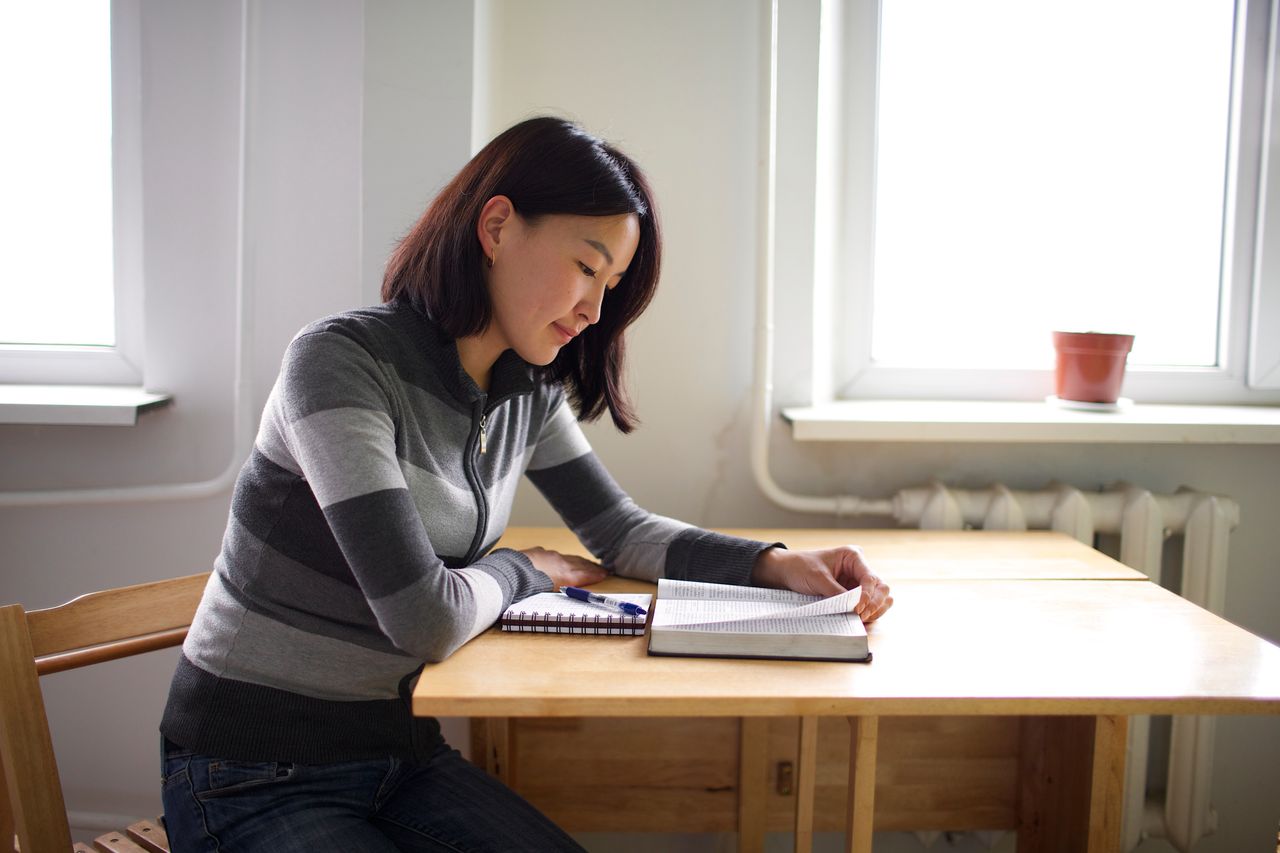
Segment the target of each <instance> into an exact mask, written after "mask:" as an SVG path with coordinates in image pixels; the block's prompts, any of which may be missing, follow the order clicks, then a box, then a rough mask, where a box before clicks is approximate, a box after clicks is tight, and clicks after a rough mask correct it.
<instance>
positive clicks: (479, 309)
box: [382, 117, 662, 433]
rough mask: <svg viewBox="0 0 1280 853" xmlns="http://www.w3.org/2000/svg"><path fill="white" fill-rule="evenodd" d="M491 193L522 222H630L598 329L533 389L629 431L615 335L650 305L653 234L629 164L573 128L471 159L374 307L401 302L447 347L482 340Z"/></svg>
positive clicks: (645, 191) (392, 267)
mask: <svg viewBox="0 0 1280 853" xmlns="http://www.w3.org/2000/svg"><path fill="white" fill-rule="evenodd" d="M496 195H505V196H507V197H508V198H510V199H511V202H512V204H514V205H515V209H516V211H517V212H518V213H519V214H520V215H521V216H522V217H524V218H525V219H526V220H537V218H538V217H541V216H546V215H549V214H557V213H559V214H576V215H579V216H612V215H617V214H625V213H634V214H635V215H636V216H637V217H638V218H639V221H640V243H639V245H638V247H637V248H636V253H635V256H634V257H633V258H632V260H631V264H630V265H629V266H628V267H627V272H626V275H624V276H623V277H622V280H621V281H620V282H619V283H618V286H617V287H615V288H614V289H613V290H612V291H610V292H609V293H608V295H606V296H605V301H604V305H603V307H602V309H601V312H600V320H599V322H597V323H596V324H594V325H593V326H590V327H589V328H588V329H587V330H586V331H584V332H583V333H582V334H580V335H578V336H577V337H576V338H574V339H573V341H571V342H570V343H568V344H566V345H565V346H564V347H562V348H561V350H560V353H559V355H557V356H556V359H555V360H554V361H553V362H552V363H551V364H550V365H548V366H547V367H546V368H545V369H544V370H543V371H542V375H543V378H544V379H545V380H547V381H552V382H563V383H564V385H565V388H566V391H567V392H568V394H569V399H570V400H571V402H572V403H573V405H574V408H575V409H576V410H577V413H578V418H579V419H580V420H595V419H597V418H599V417H600V415H601V414H603V413H604V410H605V409H606V408H607V409H608V410H609V414H610V415H611V416H612V418H613V422H614V424H615V425H616V426H617V427H618V429H619V430H621V431H622V432H624V433H625V432H630V431H631V430H632V429H634V428H635V425H636V423H637V419H636V416H635V412H634V410H633V409H632V406H631V401H630V399H629V398H628V396H627V393H626V391H625V389H624V387H623V360H624V355H625V353H626V342H625V339H624V335H623V332H624V330H625V329H626V328H627V326H629V325H631V323H632V322H634V321H635V319H636V318H637V317H639V316H640V314H641V312H643V311H644V309H645V308H646V307H648V305H649V302H650V300H652V299H653V293H654V290H655V289H656V287H657V284H658V270H659V267H660V266H661V262H662V230H661V227H660V226H659V223H658V214H657V209H656V208H655V207H654V203H653V193H652V192H651V190H650V189H649V183H648V181H647V180H646V179H645V176H644V173H643V172H641V171H640V167H639V166H637V165H636V164H635V162H634V161H632V160H631V159H630V158H629V157H627V155H625V154H623V153H622V152H621V151H619V150H618V149H617V148H615V147H613V146H612V145H609V144H608V143H605V142H604V141H602V140H600V139H598V138H597V137H595V136H592V135H591V134H589V133H587V132H586V131H585V130H583V129H582V128H581V127H579V126H578V125H577V124H574V123H573V122H571V121H566V120H564V119H560V118H551V117H539V118H532V119H529V120H527V121H523V122H521V123H519V124H517V125H515V126H514V127H512V128H510V129H508V130H506V131H504V132H503V133H502V134H500V135H499V136H498V137H497V138H495V139H494V140H493V141H492V142H490V143H489V144H488V145H486V146H485V147H484V148H483V149H482V150H481V151H480V153H478V154H476V156H475V157H473V158H471V162H469V163H467V165H466V166H464V167H463V169H462V171H461V172H459V173H458V175H457V177H455V178H454V179H453V180H452V181H451V182H450V183H449V184H448V186H446V187H445V188H444V189H443V190H442V191H441V192H440V194H439V195H438V196H436V198H435V199H434V200H433V201H432V202H431V205H430V206H429V207H428V208H427V210H426V212H425V213H424V214H423V215H422V218H421V219H419V220H418V222H417V224H416V225H414V226H413V229H412V230H411V231H410V232H409V235H408V236H407V237H405V238H404V240H403V241H402V242H401V243H400V245H399V246H398V247H397V248H396V250H395V252H394V253H393V254H392V256H391V259H390V261H389V262H388V263H387V269H386V273H385V275H384V276H383V280H382V299H383V301H385V302H390V301H391V300H393V299H397V298H405V299H408V300H409V301H411V302H412V303H413V304H414V305H415V306H416V307H417V308H418V309H419V310H421V311H423V312H424V313H425V314H426V315H427V316H428V317H430V318H431V320H432V321H433V322H435V323H436V324H437V325H438V326H439V327H440V328H441V329H443V330H444V331H445V333H446V334H448V335H451V336H452V337H454V338H461V337H466V336H468V335H475V334H479V333H480V332H482V331H484V330H485V329H486V328H487V327H488V325H489V322H490V320H491V318H492V306H491V304H490V302H489V292H488V289H487V287H486V286H485V279H484V273H483V271H482V266H483V264H484V263H485V255H484V252H483V249H482V247H481V245H480V239H479V237H478V236H477V234H476V224H477V222H478V221H479V218H480V210H481V208H482V207H484V205H485V202H487V201H488V200H489V199H491V198H493V197H494V196H496Z"/></svg>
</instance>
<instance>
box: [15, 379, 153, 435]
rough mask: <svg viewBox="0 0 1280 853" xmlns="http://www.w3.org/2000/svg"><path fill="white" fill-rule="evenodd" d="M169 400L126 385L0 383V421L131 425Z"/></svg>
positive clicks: (78, 424) (80, 424)
mask: <svg viewBox="0 0 1280 853" xmlns="http://www.w3.org/2000/svg"><path fill="white" fill-rule="evenodd" d="M172 401H173V395H171V394H156V393H152V392H150V391H144V390H142V389H141V388H138V387H131V386H127V385H0V424H73V425H77V426H133V425H134V424H135V423H137V422H138V415H139V414H141V413H142V412H147V411H150V410H152V409H158V408H161V407H163V406H167V405H169V403H171V402H172Z"/></svg>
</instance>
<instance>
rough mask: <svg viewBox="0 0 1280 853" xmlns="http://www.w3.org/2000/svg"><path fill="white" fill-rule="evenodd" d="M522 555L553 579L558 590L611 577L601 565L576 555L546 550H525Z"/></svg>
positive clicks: (585, 584)
mask: <svg viewBox="0 0 1280 853" xmlns="http://www.w3.org/2000/svg"><path fill="white" fill-rule="evenodd" d="M520 553H521V554H524V555H525V556H526V557H528V558H529V562H531V563H533V567H534V568H535V569H537V570H538V571H540V572H542V573H543V574H544V575H546V576H547V577H549V578H551V582H552V583H553V584H555V588H556V589H560V587H562V586H588V585H590V584H593V583H599V582H600V581H602V580H604V579H605V578H606V577H608V576H609V573H608V572H606V571H605V570H604V568H603V567H602V566H601V565H600V564H599V563H595V562H592V561H591V560H588V559H587V558H586V557H579V556H577V555H576V554H561V553H560V552H559V551H548V550H547V549H546V548H525V549H524V550H522V551H521V552H520Z"/></svg>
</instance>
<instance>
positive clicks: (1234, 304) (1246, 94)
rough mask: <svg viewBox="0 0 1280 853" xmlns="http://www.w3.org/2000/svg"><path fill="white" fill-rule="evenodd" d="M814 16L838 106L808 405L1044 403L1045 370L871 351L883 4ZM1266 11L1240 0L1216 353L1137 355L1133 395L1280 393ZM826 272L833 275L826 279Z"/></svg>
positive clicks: (1271, 34)
mask: <svg viewBox="0 0 1280 853" xmlns="http://www.w3.org/2000/svg"><path fill="white" fill-rule="evenodd" d="M821 17H822V21H821V26H820V35H819V54H820V57H822V58H821V59H820V62H819V66H820V70H819V73H818V91H819V95H818V99H817V100H818V103H824V104H835V105H836V106H835V112H836V115H835V117H834V118H832V117H829V116H825V115H823V114H822V113H821V112H820V113H819V114H817V115H816V116H815V125H816V127H817V128H818V137H819V138H818V145H817V172H818V174H817V186H818V194H819V206H818V211H817V213H816V215H815V220H814V229H815V233H814V243H813V245H814V247H815V260H814V268H815V282H814V292H815V296H816V297H819V298H818V299H816V300H815V310H817V311H818V313H817V314H816V315H815V316H816V317H821V316H822V313H823V307H822V306H823V305H825V306H826V307H827V308H828V309H829V310H827V311H826V313H827V315H828V316H829V317H830V318H831V319H830V326H829V327H825V328H821V329H820V330H819V332H820V333H819V334H815V336H814V341H815V344H814V352H813V365H814V373H815V375H818V374H820V373H821V372H822V370H821V369H820V366H821V365H822V364H824V363H825V364H829V365H831V370H832V371H833V372H834V376H833V378H832V379H831V380H830V381H831V386H830V388H829V390H825V392H824V389H821V388H818V387H816V385H815V388H814V391H815V394H814V397H815V399H814V402H822V401H823V399H824V398H825V399H831V398H833V397H834V398H836V399H895V398H896V399H970V400H983V399H985V400H1040V399H1043V398H1044V397H1045V396H1046V395H1047V394H1049V393H1051V392H1052V388H1053V371H1052V369H1051V368H1044V369H1039V370H1032V369H1027V370H981V369H961V368H945V367H900V366H893V365H885V364H877V363H875V362H874V361H873V360H872V358H871V333H872V322H873V317H872V312H873V310H874V306H873V304H872V285H873V251H874V227H875V225H874V205H875V196H874V193H875V146H876V127H875V119H876V115H877V111H876V98H877V88H878V79H877V70H878V58H879V17H880V2H879V0H823V2H822V11H821ZM1275 17H1276V13H1275V11H1274V10H1272V9H1271V8H1270V4H1269V3H1268V2H1267V0H1236V3H1235V18H1236V26H1235V29H1234V34H1233V50H1232V77H1231V79H1232V85H1231V113H1230V122H1231V124H1230V129H1229V138H1228V163H1227V186H1226V210H1225V215H1224V223H1223V227H1224V241H1223V253H1222V267H1221V268H1222V278H1221V286H1222V289H1223V298H1222V302H1221V310H1220V311H1219V328H1218V341H1219V344H1218V354H1217V362H1218V363H1217V365H1216V366H1213V367H1149V366H1143V365H1132V366H1130V367H1129V369H1128V370H1127V372H1126V377H1125V385H1124V390H1123V394H1124V396H1126V397H1131V398H1133V399H1135V400H1138V401H1139V402H1152V403H1155V402H1160V403H1201V404H1209V403H1213V404H1225V403H1275V402H1280V221H1277V222H1276V223H1273V224H1272V225H1271V226H1270V228H1268V225H1267V222H1266V217H1265V215H1264V213H1265V210H1266V207H1267V201H1268V200H1270V201H1271V202H1272V207H1274V208H1275V209H1276V210H1280V161H1278V162H1277V164H1276V168H1274V169H1270V170H1269V169H1268V168H1267V165H1268V164H1267V162H1266V161H1267V160H1268V155H1269V141H1270V133H1271V126H1272V125H1273V124H1275V125H1276V127H1277V128H1278V131H1277V132H1280V123H1277V122H1280V116H1277V115H1276V112H1277V104H1276V102H1275V98H1274V97H1273V95H1272V90H1273V88H1274V85H1273V84H1274V80H1273V78H1274V75H1275V71H1276V68H1275V65H1276V62H1275V51H1276V39H1275V28H1276V21H1275ZM833 30H834V33H833ZM824 175H826V176H832V177H828V178H825V179H824ZM824 186H835V187H837V188H839V190H838V192H839V196H840V197H839V198H838V199H836V200H834V201H832V200H830V199H827V200H825V201H824V200H823V199H822V193H823V189H822V188H823V187H824ZM1278 219H1280V217H1278ZM1273 232H1274V233H1273ZM1268 250H1270V251H1268ZM1271 267H1274V268H1275V269H1274V270H1272V269H1270V268H1271ZM823 270H833V271H836V272H834V273H832V274H831V278H830V279H828V280H826V281H824V280H823V279H824V278H826V276H824V275H823V272H822V271H823ZM824 293H825V294H827V295H826V296H825V297H823V294H824ZM816 325H822V324H821V322H820V321H819V322H818V323H817V324H816Z"/></svg>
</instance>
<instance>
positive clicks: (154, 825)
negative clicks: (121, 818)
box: [125, 818, 169, 853]
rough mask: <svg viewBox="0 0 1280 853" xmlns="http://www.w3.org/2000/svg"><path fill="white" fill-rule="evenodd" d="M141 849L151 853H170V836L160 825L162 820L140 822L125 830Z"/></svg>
mask: <svg viewBox="0 0 1280 853" xmlns="http://www.w3.org/2000/svg"><path fill="white" fill-rule="evenodd" d="M125 832H126V833H128V835H129V837H130V838H132V839H133V840H134V842H135V843H137V845H138V846H139V847H142V848H144V849H146V850H148V851H150V853H169V834H168V833H167V832H165V831H164V827H162V826H161V825H160V819H159V818H156V819H155V820H154V821H151V820H140V821H138V822H137V823H134V824H130V825H129V828H128V829H126V830H125Z"/></svg>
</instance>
